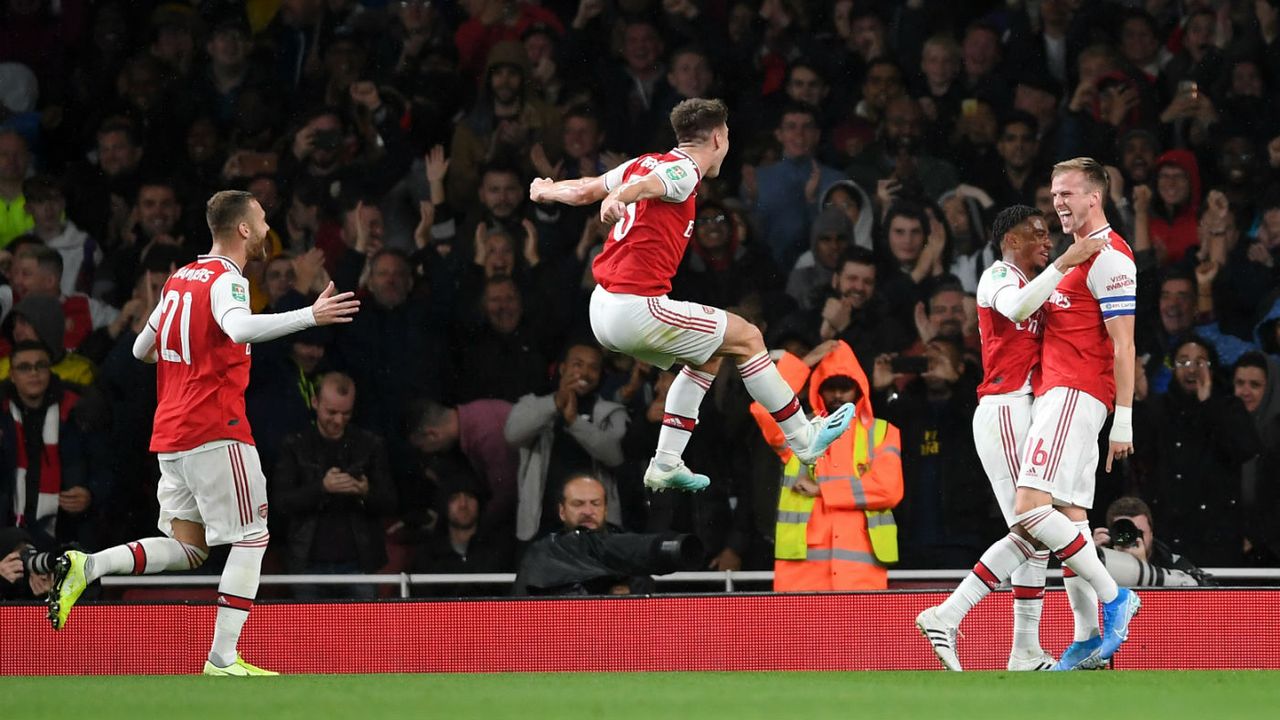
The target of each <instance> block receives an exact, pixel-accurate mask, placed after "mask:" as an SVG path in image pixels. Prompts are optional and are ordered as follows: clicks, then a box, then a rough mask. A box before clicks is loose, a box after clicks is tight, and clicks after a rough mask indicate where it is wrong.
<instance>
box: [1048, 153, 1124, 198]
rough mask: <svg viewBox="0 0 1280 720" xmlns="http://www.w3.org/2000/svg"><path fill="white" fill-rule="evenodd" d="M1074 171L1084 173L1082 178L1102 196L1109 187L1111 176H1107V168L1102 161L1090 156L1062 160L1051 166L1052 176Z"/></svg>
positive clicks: (1104, 195)
mask: <svg viewBox="0 0 1280 720" xmlns="http://www.w3.org/2000/svg"><path fill="white" fill-rule="evenodd" d="M1076 171H1079V172H1082V173H1084V179H1085V180H1086V181H1088V183H1089V184H1090V185H1092V186H1093V188H1094V189H1095V190H1097V191H1098V192H1099V193H1101V194H1102V196H1103V197H1106V195H1107V192H1108V191H1109V189H1110V185H1111V178H1110V177H1108V176H1107V169H1106V168H1105V167H1103V165H1102V163H1100V162H1098V161H1097V160H1094V159H1093V158H1091V157H1078V158H1071V159H1070V160H1063V161H1062V162H1060V163H1058V164H1057V165H1054V166H1053V177H1058V176H1059V175H1062V174H1064V173H1069V172H1076Z"/></svg>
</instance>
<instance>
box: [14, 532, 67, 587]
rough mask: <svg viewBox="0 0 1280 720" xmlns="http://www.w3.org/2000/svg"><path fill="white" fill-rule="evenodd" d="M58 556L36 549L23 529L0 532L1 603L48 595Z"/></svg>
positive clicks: (54, 553)
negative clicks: (54, 564)
mask: <svg viewBox="0 0 1280 720" xmlns="http://www.w3.org/2000/svg"><path fill="white" fill-rule="evenodd" d="M59 554H60V553H56V552H53V553H50V552H40V551H38V550H36V548H35V546H34V545H32V544H31V536H30V535H28V534H27V532H26V531H25V530H23V529H22V528H2V529H0V601H5V600H31V599H33V598H38V597H43V596H44V595H46V594H48V592H49V588H51V587H53V574H52V573H53V563H54V561H55V560H57V559H58V555H59Z"/></svg>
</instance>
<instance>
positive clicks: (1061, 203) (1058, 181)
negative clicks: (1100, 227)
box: [1049, 170, 1102, 234]
mask: <svg viewBox="0 0 1280 720" xmlns="http://www.w3.org/2000/svg"><path fill="white" fill-rule="evenodd" d="M1049 194H1050V197H1051V198H1052V199H1053V211H1054V213H1056V214H1057V216H1058V222H1059V223H1061V224H1062V231H1063V232H1065V233H1067V234H1075V233H1076V232H1077V231H1078V230H1081V229H1083V228H1084V227H1085V224H1086V223H1087V222H1089V215H1090V213H1091V212H1092V211H1093V209H1094V208H1095V207H1097V206H1098V205H1099V204H1100V203H1101V201H1102V193H1100V192H1099V191H1098V190H1097V189H1096V188H1094V187H1093V186H1091V185H1090V184H1089V181H1088V179H1087V178H1086V177H1085V175H1084V173H1083V172H1081V171H1079V170H1071V171H1069V172H1064V173H1058V174H1057V175H1055V176H1054V178H1053V184H1052V185H1051V186H1050V188H1049ZM1092 229H1096V228H1092Z"/></svg>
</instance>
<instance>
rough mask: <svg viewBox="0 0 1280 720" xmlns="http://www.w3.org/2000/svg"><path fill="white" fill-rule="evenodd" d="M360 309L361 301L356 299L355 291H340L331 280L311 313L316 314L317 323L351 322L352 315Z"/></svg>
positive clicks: (313, 305) (312, 307)
mask: <svg viewBox="0 0 1280 720" xmlns="http://www.w3.org/2000/svg"><path fill="white" fill-rule="evenodd" d="M335 293H336V294H335ZM359 309H360V301H359V300H356V299H355V293H352V292H344V293H338V292H337V291H336V290H335V289H334V287H333V283H332V282H330V283H329V285H328V286H327V287H325V289H324V292H322V293H320V297H318V298H316V301H315V303H314V304H312V306H311V313H312V314H313V315H315V318H316V325H333V324H335V323H348V322H351V316H352V315H355V314H356V311H358V310H359Z"/></svg>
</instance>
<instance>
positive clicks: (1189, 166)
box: [1152, 150, 1200, 217]
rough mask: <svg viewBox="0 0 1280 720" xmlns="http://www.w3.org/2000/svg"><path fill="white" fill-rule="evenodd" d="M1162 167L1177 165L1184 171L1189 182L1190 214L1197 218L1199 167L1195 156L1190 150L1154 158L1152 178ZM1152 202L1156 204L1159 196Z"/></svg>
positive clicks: (1165, 153) (1198, 209) (1171, 152)
mask: <svg viewBox="0 0 1280 720" xmlns="http://www.w3.org/2000/svg"><path fill="white" fill-rule="evenodd" d="M1163 165H1177V166H1178V167H1180V168H1182V169H1183V170H1184V171H1186V173H1187V177H1188V178H1190V180H1191V199H1190V207H1191V214H1192V215H1193V216H1196V217H1198V216H1199V215H1200V165H1199V163H1197V162H1196V156H1195V154H1194V153H1192V152H1191V151H1190V150H1166V151H1165V152H1164V153H1163V154H1161V155H1160V157H1158V158H1156V165H1155V167H1154V168H1153V169H1152V174H1153V176H1154V175H1156V174H1159V172H1160V167H1161V166H1163ZM1153 200H1155V201H1157V202H1158V201H1159V200H1160V196H1159V194H1156V196H1155V197H1154V198H1153ZM1171 209H1172V208H1171ZM1179 210H1181V208H1179Z"/></svg>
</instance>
